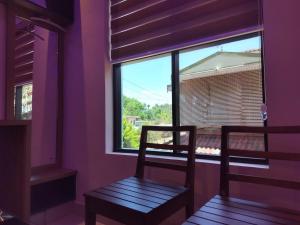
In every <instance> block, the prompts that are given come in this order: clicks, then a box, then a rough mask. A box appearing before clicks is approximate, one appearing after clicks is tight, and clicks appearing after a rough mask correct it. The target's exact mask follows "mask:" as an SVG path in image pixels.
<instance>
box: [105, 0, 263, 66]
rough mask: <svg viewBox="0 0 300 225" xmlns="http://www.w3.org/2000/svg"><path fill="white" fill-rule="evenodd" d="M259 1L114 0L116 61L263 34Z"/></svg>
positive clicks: (113, 46) (112, 57)
mask: <svg viewBox="0 0 300 225" xmlns="http://www.w3.org/2000/svg"><path fill="white" fill-rule="evenodd" d="M261 11H262V9H261V2H260V0H143V1H141V0H111V6H110V12H111V20H110V28H111V59H112V62H113V63H117V62H123V61H127V60H131V59H135V58H140V57H145V56H148V55H153V54H158V53H162V52H166V51H171V50H174V49H179V48H184V47H188V46H192V45H195V44H200V43H205V42H210V41H213V40H219V39H222V38H224V37H227V36H228V37H229V36H236V35H239V34H243V33H250V32H254V31H258V30H261V24H262V18H261V17H262V16H261Z"/></svg>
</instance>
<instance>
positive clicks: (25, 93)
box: [15, 83, 32, 120]
mask: <svg viewBox="0 0 300 225" xmlns="http://www.w3.org/2000/svg"><path fill="white" fill-rule="evenodd" d="M15 117H16V119H18V120H31V118H32V83H28V84H24V85H20V86H16V87H15Z"/></svg>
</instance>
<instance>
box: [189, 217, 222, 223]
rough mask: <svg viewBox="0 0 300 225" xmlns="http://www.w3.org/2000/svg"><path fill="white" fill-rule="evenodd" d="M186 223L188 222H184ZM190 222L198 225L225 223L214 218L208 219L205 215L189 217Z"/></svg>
mask: <svg viewBox="0 0 300 225" xmlns="http://www.w3.org/2000/svg"><path fill="white" fill-rule="evenodd" d="M184 224H186V223H184ZM188 224H197V225H224V223H219V222H215V221H212V220H208V219H206V218H203V217H198V216H191V217H190V218H189V219H188Z"/></svg>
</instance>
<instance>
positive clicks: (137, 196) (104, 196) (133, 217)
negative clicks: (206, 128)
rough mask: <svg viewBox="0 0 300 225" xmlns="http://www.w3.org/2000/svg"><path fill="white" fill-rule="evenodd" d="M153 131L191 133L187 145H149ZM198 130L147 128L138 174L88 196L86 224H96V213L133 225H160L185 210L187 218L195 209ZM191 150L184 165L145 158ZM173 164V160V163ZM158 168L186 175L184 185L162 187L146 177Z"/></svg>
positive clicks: (143, 133)
mask: <svg viewBox="0 0 300 225" xmlns="http://www.w3.org/2000/svg"><path fill="white" fill-rule="evenodd" d="M149 131H152V132H173V134H175V133H176V132H189V141H188V142H189V143H188V144H187V145H176V144H172V145H167V144H154V143H148V142H147V134H148V132H149ZM195 136H196V127H194V126H181V127H158V126H143V128H142V134H141V139H140V149H139V155H138V161H137V167H136V174H135V176H133V177H129V178H126V179H123V180H120V181H118V182H115V183H113V184H110V185H108V186H106V187H102V188H98V189H96V190H94V191H91V192H89V193H86V194H85V224H86V225H95V224H96V214H101V215H103V216H106V217H108V218H111V219H113V220H116V221H119V222H121V223H124V224H130V225H154V224H159V223H160V222H161V221H162V220H164V219H166V218H167V217H169V216H170V215H172V214H173V213H174V212H176V211H177V210H179V209H180V208H182V207H185V208H186V215H187V217H188V216H191V215H192V214H193V210H194V201H193V199H194V173H195ZM147 148H152V149H165V150H174V151H187V161H186V162H184V163H183V164H184V165H183V164H174V163H161V162H157V161H151V160H150V159H146V158H145V154H146V149H147ZM169 161H170V160H169ZM145 166H147V167H158V168H163V169H172V170H177V171H181V172H185V173H186V179H185V185H184V186H171V185H166V184H161V183H158V182H155V181H152V180H149V179H145V178H144V168H145Z"/></svg>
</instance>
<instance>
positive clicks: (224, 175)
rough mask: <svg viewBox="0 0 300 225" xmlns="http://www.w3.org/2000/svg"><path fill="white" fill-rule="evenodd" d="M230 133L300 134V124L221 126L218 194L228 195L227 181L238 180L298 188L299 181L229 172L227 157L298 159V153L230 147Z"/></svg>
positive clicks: (299, 156) (299, 185) (299, 186)
mask: <svg viewBox="0 0 300 225" xmlns="http://www.w3.org/2000/svg"><path fill="white" fill-rule="evenodd" d="M230 133H261V134H297V133H299V134H300V126H284V127H283V126H282V127H245V126H223V127H222V138H221V167H220V168H221V172H220V195H221V196H225V197H227V196H229V182H230V181H239V182H246V183H254V184H262V185H270V186H276V187H281V188H288V189H296V190H300V182H295V181H288V180H280V179H273V178H267V177H258V176H249V175H242V174H234V173H230V170H229V158H230V156H234V157H248V158H256V159H272V160H286V161H300V154H299V153H286V152H272V151H270V152H265V151H264V152H262V151H249V150H241V149H230V148H229V145H228V140H229V134H230Z"/></svg>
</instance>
